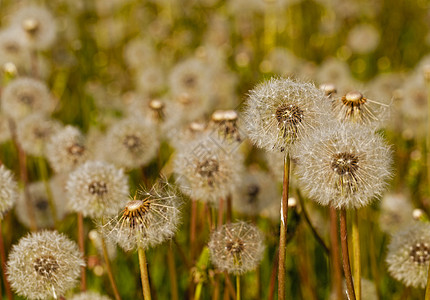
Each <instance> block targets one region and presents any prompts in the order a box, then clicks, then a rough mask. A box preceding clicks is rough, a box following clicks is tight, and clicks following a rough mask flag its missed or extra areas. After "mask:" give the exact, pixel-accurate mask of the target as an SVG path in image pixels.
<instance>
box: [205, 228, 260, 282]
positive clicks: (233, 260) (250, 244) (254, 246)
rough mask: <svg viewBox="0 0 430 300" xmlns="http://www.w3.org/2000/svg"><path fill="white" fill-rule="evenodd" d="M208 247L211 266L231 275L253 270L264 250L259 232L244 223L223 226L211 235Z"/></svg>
mask: <svg viewBox="0 0 430 300" xmlns="http://www.w3.org/2000/svg"><path fill="white" fill-rule="evenodd" d="M208 246H209V251H210V255H211V260H212V262H213V264H214V265H215V266H216V267H217V268H218V269H219V270H221V271H227V272H228V273H233V274H243V273H246V272H248V271H251V270H253V269H255V268H256V267H257V266H258V265H259V264H260V262H261V259H262V258H263V253H264V248H265V246H264V243H263V234H262V233H261V232H260V230H259V229H258V228H257V227H255V226H254V225H251V224H247V223H245V222H237V223H230V224H226V225H223V226H222V227H221V228H219V229H217V230H216V231H214V232H213V233H212V234H211V238H210V241H209V244H208Z"/></svg>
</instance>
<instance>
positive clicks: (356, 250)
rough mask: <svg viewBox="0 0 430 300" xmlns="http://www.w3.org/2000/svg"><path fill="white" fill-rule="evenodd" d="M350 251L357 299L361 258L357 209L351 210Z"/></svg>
mask: <svg viewBox="0 0 430 300" xmlns="http://www.w3.org/2000/svg"><path fill="white" fill-rule="evenodd" d="M352 215H353V216H352V252H353V255H354V283H355V284H354V289H355V297H356V299H357V300H360V299H361V259H360V256H361V255H360V254H361V253H360V233H359V229H358V211H357V210H356V209H354V211H353V212H352Z"/></svg>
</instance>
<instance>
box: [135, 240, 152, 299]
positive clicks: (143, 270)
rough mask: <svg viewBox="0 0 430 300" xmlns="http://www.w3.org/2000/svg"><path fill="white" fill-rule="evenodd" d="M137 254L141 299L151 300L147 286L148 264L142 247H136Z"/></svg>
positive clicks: (149, 288) (149, 287) (149, 289)
mask: <svg viewBox="0 0 430 300" xmlns="http://www.w3.org/2000/svg"><path fill="white" fill-rule="evenodd" d="M137 252H138V254H139V268H140V278H141V280H142V291H143V298H144V299H145V300H151V286H150V285H149V277H148V263H147V262H146V256H145V250H144V249H143V248H142V247H138V250H137Z"/></svg>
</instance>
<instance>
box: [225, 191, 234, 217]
mask: <svg viewBox="0 0 430 300" xmlns="http://www.w3.org/2000/svg"><path fill="white" fill-rule="evenodd" d="M231 200H232V199H231V195H228V196H227V212H226V216H225V219H226V223H231V218H232V215H233V213H232V211H233V209H232V201H231Z"/></svg>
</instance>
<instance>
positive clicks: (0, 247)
mask: <svg viewBox="0 0 430 300" xmlns="http://www.w3.org/2000/svg"><path fill="white" fill-rule="evenodd" d="M2 226H3V224H2V220H0V259H1V271H2V273H3V283H4V288H5V290H6V295H7V298H8V299H9V300H12V299H13V295H12V291H11V290H10V285H9V281H8V280H7V274H6V251H5V249H4V241H3V227H2Z"/></svg>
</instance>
